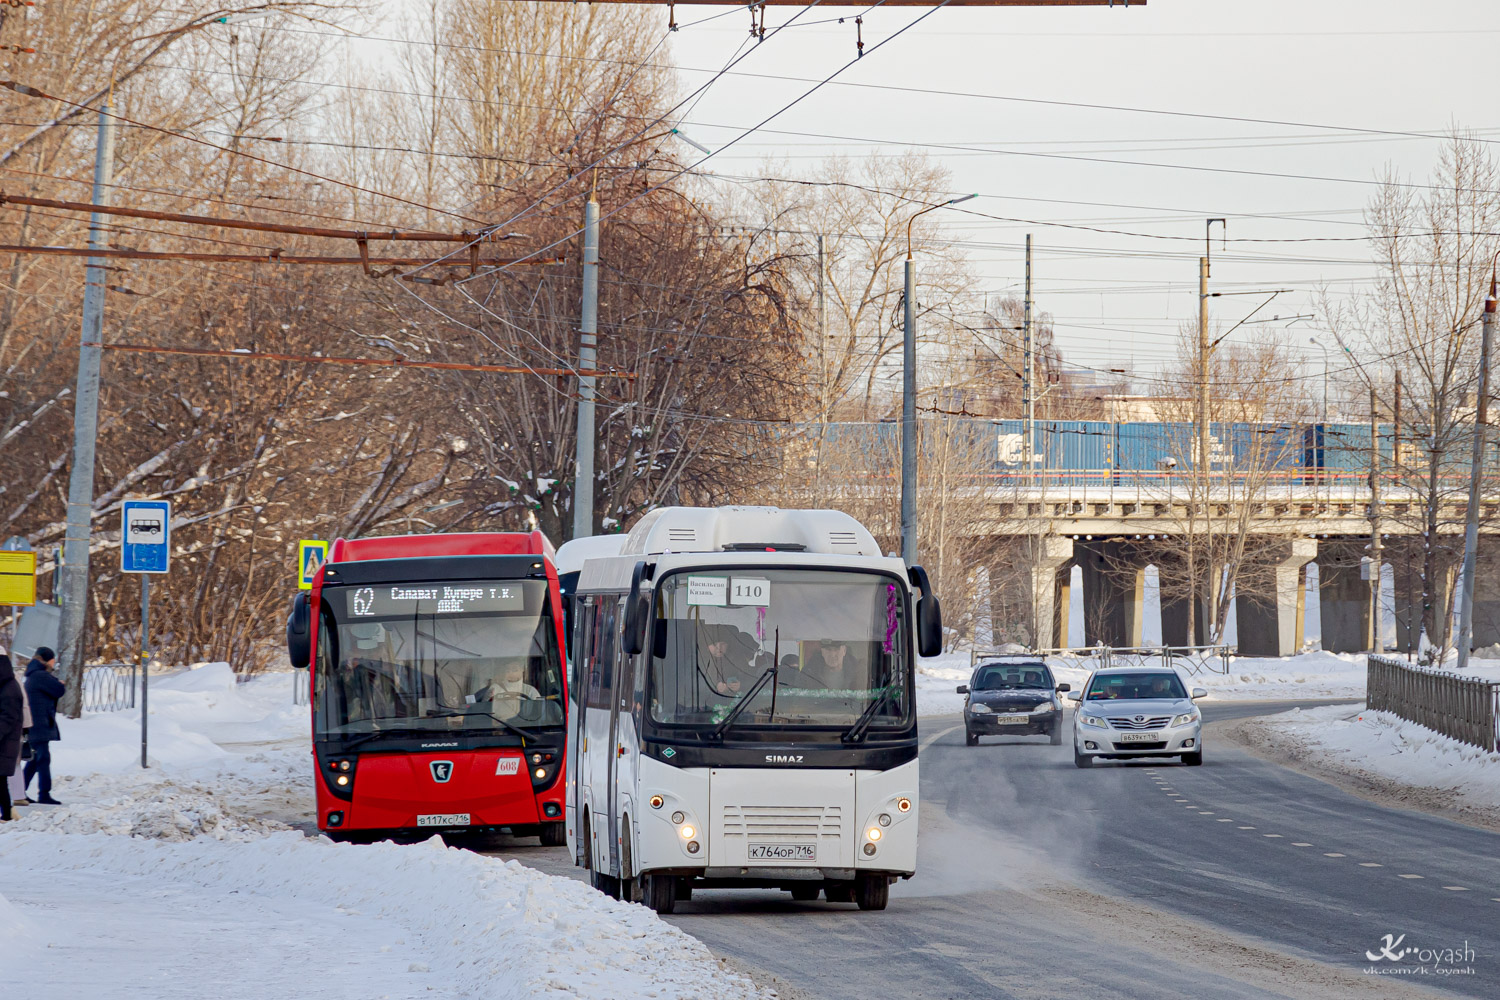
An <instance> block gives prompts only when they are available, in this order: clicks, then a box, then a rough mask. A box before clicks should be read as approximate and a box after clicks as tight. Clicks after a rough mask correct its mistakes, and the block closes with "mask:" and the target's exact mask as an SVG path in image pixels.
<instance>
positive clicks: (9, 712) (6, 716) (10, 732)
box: [0, 650, 22, 822]
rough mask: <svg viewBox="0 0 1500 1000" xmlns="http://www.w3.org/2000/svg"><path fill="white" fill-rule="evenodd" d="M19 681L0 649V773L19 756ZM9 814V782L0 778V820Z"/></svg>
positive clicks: (9, 768)
mask: <svg viewBox="0 0 1500 1000" xmlns="http://www.w3.org/2000/svg"><path fill="white" fill-rule="evenodd" d="M21 706H22V700H21V682H20V681H18V680H16V668H15V667H13V666H12V665H11V662H10V656H9V655H8V654H5V653H4V651H3V650H0V774H4V775H9V774H10V773H11V772H12V771H14V770H15V769H16V761H18V760H20V759H21V722H22V708H21ZM14 818H15V817H14V816H12V815H11V802H10V782H8V781H4V780H0V822H4V821H8V820H11V819H14Z"/></svg>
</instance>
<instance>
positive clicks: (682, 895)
mask: <svg viewBox="0 0 1500 1000" xmlns="http://www.w3.org/2000/svg"><path fill="white" fill-rule="evenodd" d="M692 898H693V880H692V879H691V878H679V879H678V880H677V901H678V902H679V903H682V902H686V901H687V900H689V899H692Z"/></svg>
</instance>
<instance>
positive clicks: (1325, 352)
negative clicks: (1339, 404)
mask: <svg viewBox="0 0 1500 1000" xmlns="http://www.w3.org/2000/svg"><path fill="white" fill-rule="evenodd" d="M1307 340H1308V342H1309V343H1310V344H1312V345H1313V346H1315V347H1317V349H1318V350H1320V351H1322V352H1323V423H1325V424H1326V423H1328V348H1327V346H1326V345H1324V343H1323V342H1322V341H1321V340H1319V339H1318V338H1317V337H1308V338H1307Z"/></svg>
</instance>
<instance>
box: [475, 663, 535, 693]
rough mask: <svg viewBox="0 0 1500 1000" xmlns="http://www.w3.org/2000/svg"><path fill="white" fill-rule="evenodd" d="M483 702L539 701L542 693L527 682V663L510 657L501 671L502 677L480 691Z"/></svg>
mask: <svg viewBox="0 0 1500 1000" xmlns="http://www.w3.org/2000/svg"><path fill="white" fill-rule="evenodd" d="M480 694H481V696H487V697H481V700H483V701H499V700H500V699H502V698H530V699H532V700H537V699H540V698H541V697H542V693H541V692H540V691H538V690H537V689H536V688H535V687H533V686H532V685H530V684H528V683H527V682H526V661H525V660H524V659H522V658H520V657H518V656H513V657H510V658H509V659H507V660H506V661H505V666H504V667H503V668H502V669H501V671H500V676H499V677H498V678H497V679H495V680H492V681H490V682H489V683H488V684H486V685H485V686H484V688H483V689H482V690H481V691H480Z"/></svg>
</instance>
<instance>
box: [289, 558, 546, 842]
mask: <svg viewBox="0 0 1500 1000" xmlns="http://www.w3.org/2000/svg"><path fill="white" fill-rule="evenodd" d="M553 557H554V552H553V549H552V544H551V543H550V542H549V541H547V539H546V537H545V536H543V535H542V533H541V532H539V531H533V532H531V533H529V534H527V533H490V534H477V533H476V534H451V535H444V534H433V535H396V536H389V537H381V538H347V539H346V538H340V539H338V540H336V541H335V542H334V543H333V546H332V548H331V549H330V551H329V555H328V561H327V562H326V563H325V564H324V565H323V567H322V568H321V569H319V570H318V573H317V575H316V576H315V577H314V578H313V586H312V590H311V591H308V592H304V593H300V594H298V595H297V597H296V599H295V600H294V601H293V603H292V612H291V615H290V616H289V617H288V618H287V628H286V633H287V652H288V655H289V656H290V657H291V661H292V665H293V666H294V667H300V668H308V667H311V670H312V677H311V683H310V685H309V687H310V689H311V692H312V697H311V702H312V736H313V756H314V758H315V759H316V762H317V771H318V777H317V781H316V782H315V783H314V784H315V786H316V788H317V806H318V829H319V830H322V831H324V832H325V833H327V834H329V835H330V836H333V837H335V838H336V839H346V840H352V839H357V838H373V837H378V836H390V835H400V834H402V833H410V832H413V831H421V832H423V833H474V834H487V833H493V832H496V831H497V830H499V829H500V828H507V829H509V831H510V832H511V834H512V835H514V836H540V837H541V840H542V843H543V844H548V845H553V846H555V845H559V844H562V843H563V842H564V839H565V831H564V826H563V823H564V820H563V802H564V792H565V783H564V781H563V780H562V770H563V761H564V757H563V749H564V747H563V744H564V740H565V738H566V727H565V721H566V720H565V718H564V715H565V709H564V706H565V705H566V704H567V689H566V686H565V685H566V683H567V682H566V679H565V677H564V669H563V652H562V650H563V648H564V647H563V611H562V603H561V599H560V596H559V588H558V581H557V569H556V567H555V565H554V558H553Z"/></svg>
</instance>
